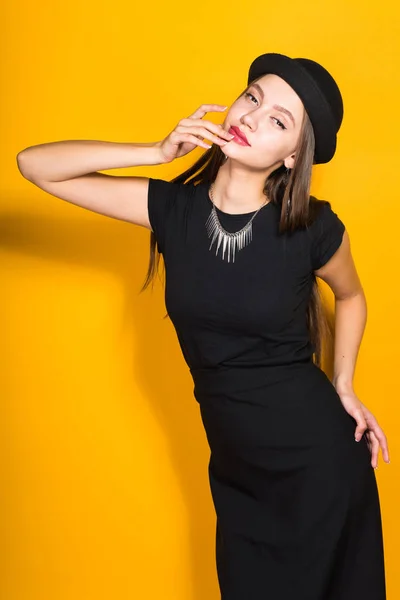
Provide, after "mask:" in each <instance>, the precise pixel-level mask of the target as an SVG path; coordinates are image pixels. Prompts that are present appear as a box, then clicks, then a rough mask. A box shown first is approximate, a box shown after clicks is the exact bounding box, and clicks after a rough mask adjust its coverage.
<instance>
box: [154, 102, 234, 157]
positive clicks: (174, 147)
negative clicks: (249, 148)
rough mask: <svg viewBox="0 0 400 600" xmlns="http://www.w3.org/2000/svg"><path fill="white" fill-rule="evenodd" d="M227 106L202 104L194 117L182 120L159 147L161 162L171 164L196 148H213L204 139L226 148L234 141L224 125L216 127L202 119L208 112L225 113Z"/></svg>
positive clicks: (159, 143)
mask: <svg viewBox="0 0 400 600" xmlns="http://www.w3.org/2000/svg"><path fill="white" fill-rule="evenodd" d="M224 110H226V106H222V105H221V104H202V105H201V106H200V107H199V108H198V109H197V110H196V111H195V112H194V113H193V114H192V115H190V116H189V117H188V118H186V119H181V120H180V121H179V123H178V124H177V126H176V127H175V128H174V129H173V131H171V133H169V134H168V135H167V137H166V138H164V139H163V140H162V141H161V142H158V143H157V145H158V147H159V149H160V155H161V162H165V163H168V162H171V161H173V160H174V159H175V158H180V157H181V156H184V155H185V154H188V153H189V152H191V151H192V150H193V149H194V148H196V146H201V147H203V148H207V149H209V148H211V146H210V145H209V144H207V143H206V142H204V139H207V140H210V141H211V142H213V143H214V144H218V145H219V146H221V147H222V146H224V145H225V144H227V143H228V142H230V141H231V140H232V139H233V137H234V136H233V135H231V134H230V133H228V132H227V131H226V130H225V129H224V128H223V126H222V125H216V124H215V123H212V122H211V121H207V120H203V119H202V117H204V115H205V114H206V113H208V112H223V111H224Z"/></svg>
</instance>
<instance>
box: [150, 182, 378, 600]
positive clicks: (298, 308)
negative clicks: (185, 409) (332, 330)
mask: <svg viewBox="0 0 400 600" xmlns="http://www.w3.org/2000/svg"><path fill="white" fill-rule="evenodd" d="M208 190H209V185H208V184H199V185H196V186H194V185H184V184H177V183H171V182H167V181H164V180H161V179H153V178H150V182H149V196H148V208H149V218H150V223H151V226H152V229H153V231H154V233H155V236H156V240H157V244H158V248H159V250H160V252H162V253H163V256H164V261H165V268H166V288H165V303H166V308H167V311H168V314H169V316H170V318H171V321H172V323H173V325H174V327H175V329H176V333H177V336H178V340H179V343H180V347H181V349H182V353H183V356H184V359H185V360H186V362H187V364H188V366H189V368H190V371H191V374H192V376H193V381H194V395H195V398H196V400H197V401H198V402H199V406H200V412H201V417H202V422H203V424H204V428H205V432H206V435H207V439H208V443H209V446H210V451H211V452H210V462H209V480H210V488H211V493H212V498H213V502H214V506H215V510H216V516H217V527H216V548H215V550H216V566H217V573H218V579H219V585H220V590H221V598H222V600H361V599H362V600H385V598H386V593H385V573H384V550H383V538H382V523H381V513H380V504H379V496H378V489H377V484H376V479H375V471H374V469H373V468H372V466H371V462H370V461H371V456H370V452H369V449H368V446H367V442H366V440H365V437H363V438H362V440H361V441H360V442H358V443H357V442H355V440H354V433H355V426H356V422H355V420H354V419H353V418H352V417H351V416H350V415H349V414H348V413H347V412H346V411H345V409H344V408H343V406H342V404H341V402H340V398H339V396H338V394H337V392H336V390H335V388H334V386H333V384H332V383H331V382H330V380H329V379H328V377H327V376H326V374H325V373H324V372H323V371H322V370H321V369H319V368H318V367H317V366H315V364H314V363H313V362H312V351H313V348H312V346H311V344H310V340H309V336H308V331H307V327H306V309H307V304H308V299H309V294H310V289H311V283H312V272H313V270H315V269H317V268H319V267H320V266H322V265H323V264H325V263H326V262H327V260H328V259H329V258H330V257H331V256H332V255H333V254H334V252H335V251H336V250H337V248H338V247H339V245H340V243H341V240H342V236H343V232H344V225H343V223H342V221H341V220H340V219H339V218H338V216H337V215H336V214H335V213H334V212H333V211H332V209H331V207H330V204H329V203H321V206H322V209H321V211H320V213H319V215H318V217H317V219H316V220H315V221H314V222H313V224H312V225H311V226H310V227H308V228H306V229H303V230H299V231H296V232H295V233H294V234H293V235H291V236H287V235H280V234H279V233H278V229H277V228H278V222H279V218H280V208H279V207H278V206H276V205H274V204H272V203H268V204H266V205H265V206H264V207H263V208H262V209H261V210H260V211H259V213H258V214H257V215H256V217H255V219H254V221H253V240H252V242H251V243H250V244H249V245H248V246H247V247H245V248H243V249H242V250H240V251H239V252H238V253H237V254H236V258H235V262H229V263H228V262H227V261H226V260H222V258H221V248H220V249H219V252H218V255H216V254H215V245H213V247H212V249H211V251H210V250H209V246H210V239H209V238H208V235H207V229H206V226H205V222H206V220H207V218H208V215H209V213H210V211H211V208H212V202H211V200H210V198H209V192H208ZM217 212H218V216H219V218H220V221H221V224H222V226H223V227H224V228H225V229H226V230H227V231H237V230H238V229H240V228H241V227H243V226H244V225H245V224H246V223H247V221H248V220H249V218H250V217H251V214H252V213H247V214H243V215H232V214H228V213H225V212H222V211H221V210H219V209H217Z"/></svg>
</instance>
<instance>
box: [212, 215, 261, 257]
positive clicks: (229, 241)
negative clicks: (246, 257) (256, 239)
mask: <svg viewBox="0 0 400 600" xmlns="http://www.w3.org/2000/svg"><path fill="white" fill-rule="evenodd" d="M206 228H207V232H208V237H211V238H212V239H211V243H210V247H209V250H211V248H212V245H213V244H214V242H216V243H217V244H216V250H215V255H216V256H217V254H218V250H219V248H220V246H221V245H222V256H221V258H222V260H227V262H235V255H236V253H237V252H239V250H242V249H243V248H244V247H245V246H247V245H248V244H250V242H251V240H252V239H253V219H251V220H250V221H249V222H248V223H247V224H246V225H245V226H244V227H243V228H242V229H241V230H240V231H235V233H230V232H229V231H225V229H224V228H223V227H222V226H221V224H220V222H219V219H218V215H217V213H216V211H215V208H214V206H213V208H212V210H211V213H210V215H209V217H208V219H207V221H206ZM225 254H226V258H225Z"/></svg>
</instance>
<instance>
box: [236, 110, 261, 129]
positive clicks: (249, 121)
mask: <svg viewBox="0 0 400 600" xmlns="http://www.w3.org/2000/svg"><path fill="white" fill-rule="evenodd" d="M252 112H253V111H251V112H248V113H246V114H245V115H242V116H241V118H240V122H241V123H242V125H246V127H248V128H249V129H250V130H251V131H254V130H255V129H257V123H256V119H255V118H254V116H253V114H252Z"/></svg>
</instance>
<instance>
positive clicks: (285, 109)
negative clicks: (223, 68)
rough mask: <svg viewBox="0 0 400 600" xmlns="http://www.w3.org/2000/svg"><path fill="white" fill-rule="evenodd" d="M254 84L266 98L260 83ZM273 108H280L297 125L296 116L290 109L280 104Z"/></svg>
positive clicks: (262, 96)
mask: <svg viewBox="0 0 400 600" xmlns="http://www.w3.org/2000/svg"><path fill="white" fill-rule="evenodd" d="M252 85H253V87H255V88H257V90H258V91H259V92H260V95H261V98H264V91H263V89H262V87H261V86H260V85H259V84H258V83H253V84H252ZM250 87H251V86H250ZM273 108H275V110H278V111H279V112H282V113H284V114H285V115H287V116H288V117H289V119H291V120H292V122H293V125H294V126H296V123H295V121H294V116H293V115H292V113H291V112H290V110H288V109H287V108H285V107H284V106H280V104H274V105H273Z"/></svg>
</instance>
